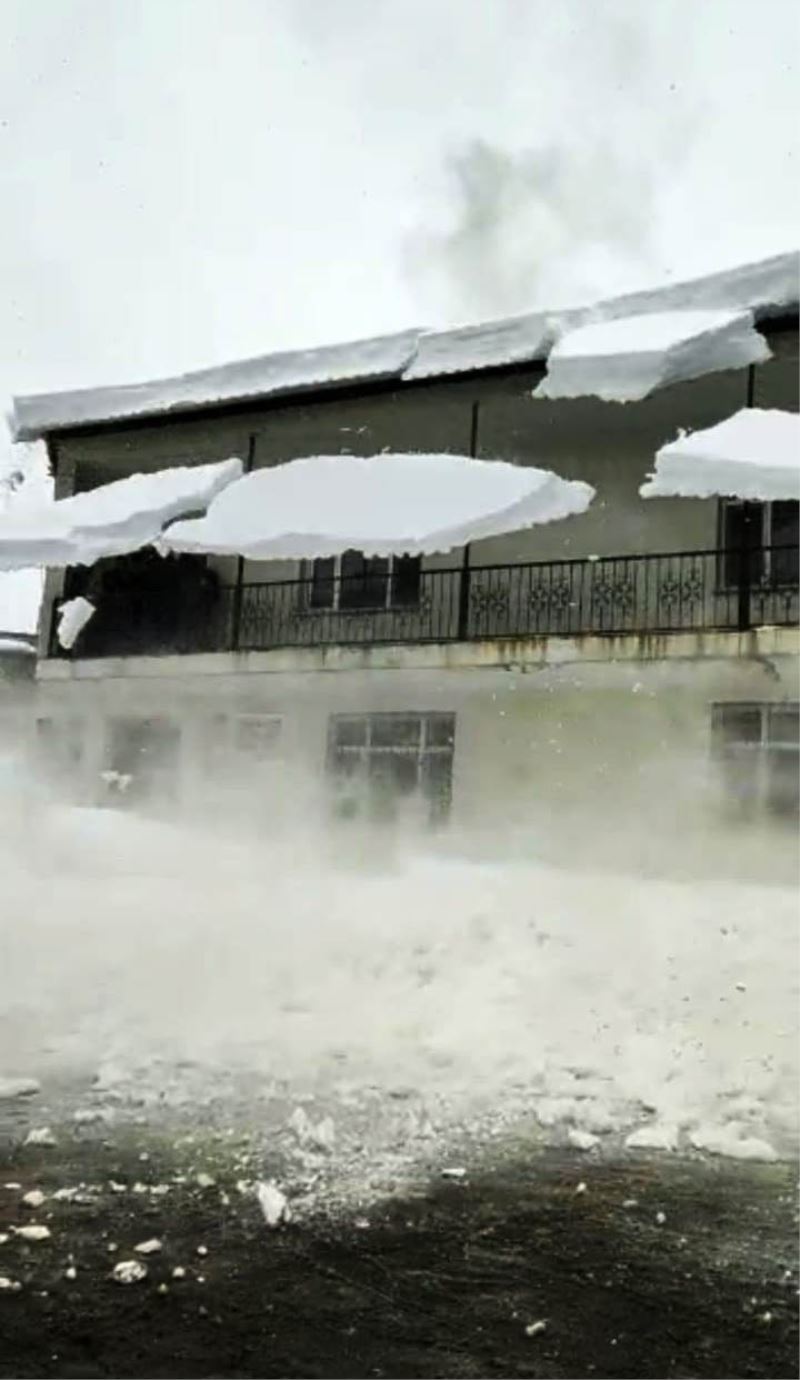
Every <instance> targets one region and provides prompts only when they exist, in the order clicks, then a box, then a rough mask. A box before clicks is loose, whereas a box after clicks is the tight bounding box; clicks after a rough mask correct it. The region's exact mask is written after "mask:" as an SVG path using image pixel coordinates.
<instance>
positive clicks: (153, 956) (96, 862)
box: [0, 802, 798, 1163]
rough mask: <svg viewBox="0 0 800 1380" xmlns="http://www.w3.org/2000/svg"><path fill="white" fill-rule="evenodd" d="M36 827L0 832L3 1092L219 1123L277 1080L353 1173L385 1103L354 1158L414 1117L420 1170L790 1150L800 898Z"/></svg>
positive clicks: (61, 815)
mask: <svg viewBox="0 0 800 1380" xmlns="http://www.w3.org/2000/svg"><path fill="white" fill-rule="evenodd" d="M23 815H24V817H22V818H20V819H18V821H17V823H16V824H11V823H9V825H8V827H7V828H5V830H4V838H5V848H4V851H5V853H6V856H5V857H4V859H3V878H4V880H3V888H4V894H3V908H2V911H3V913H2V921H1V922H0V923H1V925H2V928H1V929H0V935H2V941H1V945H0V971H1V972H2V976H3V981H2V990H3V1000H2V1007H1V1008H0V1076H4V1077H8V1078H21V1077H26V1078H36V1079H39V1080H40V1081H41V1083H42V1086H43V1089H44V1091H45V1093H46V1091H47V1088H48V1087H52V1086H53V1085H54V1084H55V1083H57V1082H58V1080H59V1079H64V1078H67V1077H72V1076H80V1077H85V1079H86V1081H87V1084H88V1082H89V1081H91V1079H92V1078H96V1079H97V1083H96V1095H97V1096H98V1097H99V1098H100V1102H101V1111H102V1108H103V1106H104V1103H103V1099H104V1098H108V1099H112V1100H113V1099H122V1100H123V1101H124V1099H125V1098H126V1097H131V1098H133V1099H134V1100H135V1101H138V1102H139V1103H140V1104H141V1103H143V1104H145V1105H152V1106H154V1107H158V1108H160V1109H163V1108H164V1107H167V1108H168V1107H169V1106H170V1105H173V1106H174V1107H176V1108H184V1109H185V1108H186V1107H187V1106H189V1105H191V1106H194V1107H196V1108H197V1111H198V1115H202V1114H203V1108H204V1106H205V1105H206V1102H207V1100H208V1098H209V1097H212V1096H214V1097H216V1096H219V1095H223V1096H224V1095H226V1090H227V1094H228V1095H231V1089H232V1088H233V1086H234V1084H235V1082H236V1079H237V1078H238V1077H239V1076H240V1075H241V1076H242V1077H244V1078H249V1079H251V1080H252V1079H253V1078H255V1080H256V1082H257V1084H258V1085H259V1086H263V1088H264V1089H265V1095H266V1090H268V1089H272V1090H273V1091H274V1090H275V1089H276V1088H279V1089H280V1090H281V1095H282V1096H284V1097H286V1098H287V1099H288V1105H289V1107H291V1106H292V1105H296V1106H297V1107H298V1108H299V1109H300V1111H302V1107H303V1105H305V1100H306V1099H307V1098H308V1097H310V1096H312V1095H313V1096H316V1097H317V1099H320V1098H321V1099H322V1101H321V1102H318V1104H317V1105H318V1106H320V1107H324V1109H325V1113H326V1115H325V1117H322V1115H321V1112H320V1113H319V1114H316V1113H315V1114H314V1115H313V1116H308V1117H307V1116H306V1114H305V1112H303V1118H304V1120H303V1124H302V1125H301V1124H300V1119H299V1116H295V1118H294V1121H293V1123H292V1124H293V1134H294V1135H295V1136H296V1139H297V1141H298V1145H299V1146H300V1147H301V1148H302V1149H303V1152H304V1153H305V1148H307V1146H308V1145H311V1147H312V1149H315V1150H316V1151H320V1146H321V1147H322V1151H321V1152H320V1153H324V1154H325V1155H326V1156H328V1157H332V1158H333V1160H334V1161H335V1159H336V1156H337V1155H339V1154H342V1155H344V1154H345V1152H346V1147H347V1145H348V1143H350V1142H349V1141H348V1134H350V1133H349V1132H348V1125H349V1124H350V1121H351V1120H352V1118H353V1117H355V1115H356V1112H355V1110H353V1109H355V1108H357V1107H358V1106H359V1105H362V1103H363V1098H364V1097H368V1098H371V1099H373V1103H372V1105H373V1107H374V1112H373V1113H371V1116H372V1118H373V1119H372V1126H373V1131H369V1132H366V1131H365V1130H364V1128H363V1126H360V1127H359V1130H358V1137H359V1140H360V1141H362V1140H364V1138H365V1136H366V1137H368V1136H369V1135H372V1134H373V1133H374V1134H375V1135H376V1137H378V1131H377V1130H375V1129H374V1128H375V1127H376V1126H377V1125H378V1123H379V1122H380V1121H381V1118H382V1117H383V1118H389V1119H391V1118H394V1120H393V1121H392V1125H393V1126H395V1130H396V1125H395V1123H396V1120H397V1116H398V1115H400V1116H401V1117H404V1118H406V1119H407V1123H408V1124H407V1125H406V1122H404V1123H403V1124H404V1126H406V1131H407V1132H408V1134H406V1133H405V1132H404V1133H403V1137H402V1139H403V1143H404V1149H405V1152H406V1153H407V1154H409V1155H413V1154H414V1153H415V1151H414V1148H413V1146H414V1144H416V1143H417V1142H416V1141H415V1139H414V1138H415V1137H417V1138H419V1144H427V1143H428V1139H429V1137H430V1135H431V1134H434V1133H435V1134H437V1135H438V1134H442V1135H444V1134H445V1133H446V1132H449V1131H453V1130H454V1128H459V1127H460V1128H472V1127H477V1126H479V1125H480V1126H484V1127H488V1128H489V1129H488V1131H487V1134H489V1135H496V1134H498V1132H499V1131H500V1130H501V1129H502V1128H508V1127H513V1125H514V1124H515V1122H516V1121H518V1120H519V1119H520V1118H526V1117H527V1118H529V1119H530V1118H535V1119H536V1122H537V1123H538V1126H539V1127H540V1128H541V1131H542V1134H543V1135H545V1136H547V1137H555V1138H556V1139H560V1140H562V1141H563V1140H565V1139H566V1138H567V1136H568V1135H571V1138H572V1141H573V1143H576V1144H577V1143H578V1141H581V1142H582V1143H583V1145H584V1146H585V1148H586V1151H587V1153H598V1150H595V1149H592V1148H591V1147H592V1144H593V1142H592V1137H598V1138H599V1147H600V1150H602V1148H603V1146H604V1145H609V1144H611V1145H616V1146H617V1148H621V1146H622V1143H623V1141H624V1138H625V1137H628V1136H631V1135H632V1134H634V1133H637V1132H638V1140H637V1139H634V1141H633V1145H634V1146H635V1145H636V1144H637V1143H638V1145H639V1146H640V1147H645V1148H649V1147H652V1148H660V1149H662V1150H664V1151H669V1150H671V1149H674V1148H676V1147H678V1148H690V1147H691V1146H692V1145H695V1146H697V1145H701V1144H702V1145H703V1146H705V1147H706V1148H707V1149H708V1150H709V1151H710V1152H711V1153H723V1154H733V1155H739V1156H740V1157H747V1156H756V1157H758V1156H760V1157H761V1158H769V1157H771V1156H772V1155H773V1154H779V1155H785V1154H787V1153H790V1152H791V1151H792V1150H793V1147H794V1146H795V1144H796V1130H795V1127H796V1122H795V1117H796V1088H797V1067H796V1065H797V1050H798V1044H797V991H796V986H797V971H796V963H795V961H794V959H795V956H796V936H795V925H796V898H795V896H794V894H793V892H792V891H791V890H790V889H788V888H782V887H779V886H755V885H751V884H741V883H737V884H733V883H727V882H722V881H708V882H692V883H691V884H688V883H683V884H682V883H678V882H676V883H666V882H663V881H651V880H645V879H642V878H634V877H630V876H625V877H623V876H619V877H617V876H613V875H609V876H606V875H604V876H598V875H592V874H586V873H581V872H574V873H572V872H565V871H560V870H556V869H554V868H551V867H545V866H541V865H538V864H535V863H530V864H508V863H504V864H503V865H502V866H501V865H495V864H475V863H469V862H466V861H460V860H457V859H454V858H450V859H449V860H446V859H444V858H435V857H433V856H424V855H420V854H418V855H416V856H415V855H412V854H408V855H406V856H402V855H395V859H394V861H393V862H392V863H387V865H386V866H385V867H383V868H381V867H378V866H373V867H372V869H371V870H369V869H368V868H367V867H366V866H365V865H363V863H362V864H359V865H356V864H355V863H353V864H352V865H348V862H347V860H346V859H343V860H340V861H338V862H337V861H335V857H334V854H335V851H336V850H335V848H333V847H332V846H331V842H330V840H328V841H326V840H325V839H322V838H314V837H308V838H305V837H304V838H303V839H301V840H297V842H296V845H295V846H294V847H292V846H291V845H288V844H287V843H286V841H285V840H284V841H283V842H282V843H281V844H280V845H278V844H275V845H273V846H270V845H269V843H268V842H265V841H264V840H263V839H261V840H259V841H258V844H257V846H253V842H252V841H251V842H249V843H248V842H247V841H245V840H239V841H237V842H232V841H231V842H226V841H225V840H224V839H221V838H220V836H219V832H218V831H217V833H216V834H215V835H214V836H213V837H211V836H206V835H203V834H200V833H198V832H197V831H191V832H190V831H188V830H186V831H184V830H182V829H179V828H178V827H176V826H173V827H171V826H168V825H164V824H158V823H155V822H150V823H148V822H146V821H143V820H137V819H135V818H134V817H132V816H126V815H121V814H117V813H115V812H113V811H101V810H97V811H95V810H86V811H66V812H63V811H56V810H50V811H46V812H45V814H44V815H42V814H41V813H40V807H39V806H38V805H34V804H33V802H30V803H29V809H28V813H27V814H25V813H24V812H23ZM34 840H35V842H34ZM221 1090H222V1092H221ZM404 1098H405V1099H408V1098H411V1099H412V1100H413V1111H412V1110H410V1108H409V1106H407V1105H406V1104H405V1103H404V1101H403V1099H404ZM398 1099H400V1100H399V1101H398ZM109 1105H112V1104H111V1103H109ZM102 1114H103V1115H105V1112H104V1111H102ZM317 1122H319V1125H317V1124H316V1123H317ZM412 1122H413V1127H412V1125H411V1123H412ZM351 1129H352V1128H351ZM412 1131H413V1134H412ZM576 1133H578V1134H577V1135H576ZM353 1134H355V1132H352V1134H351V1135H350V1139H351V1141H352V1135H353ZM378 1138H379V1137H378ZM406 1142H407V1144H406ZM376 1144H377V1140H376ZM629 1144H630V1142H629ZM444 1162H445V1163H447V1161H446V1160H445V1161H444Z"/></svg>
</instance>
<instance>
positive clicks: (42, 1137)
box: [22, 1126, 56, 1145]
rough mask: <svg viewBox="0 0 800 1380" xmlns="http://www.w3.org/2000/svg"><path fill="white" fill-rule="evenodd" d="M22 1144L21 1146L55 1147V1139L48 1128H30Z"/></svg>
mask: <svg viewBox="0 0 800 1380" xmlns="http://www.w3.org/2000/svg"><path fill="white" fill-rule="evenodd" d="M22 1144H23V1145H55V1144H56V1138H55V1136H54V1135H53V1132H52V1131H51V1130H50V1127H49V1126H37V1127H31V1129H30V1131H29V1132H28V1134H27V1136H26V1137H25V1139H24V1141H23V1142H22Z"/></svg>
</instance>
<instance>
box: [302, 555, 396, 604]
mask: <svg viewBox="0 0 800 1380" xmlns="http://www.w3.org/2000/svg"><path fill="white" fill-rule="evenodd" d="M350 555H358V556H360V557H361V558H362V559H363V560H364V562H368V561H371V560H385V561H386V572H385V574H376V575H374V576H372V577H369V576H367V577H365V579H369V578H372V579H374V580H376V581H377V580H380V581H382V583H383V585H384V591H383V595H384V597H383V602H382V603H370V604H368V603H364V604H351V605H347V604H344V605H343V604H342V602H341V594H342V583H343V580H347V579H349V578H351V577H348V576H346V575H345V576H343V575H342V563H343V561H344V559H345V557H347V556H350ZM321 561H326V562H327V561H331V562H332V563H333V564H332V572H331V574H330V575H327V576H325V577H324V578H321V579H320V581H319V583H320V584H321V585H329V586H330V588H331V601H330V603H324V604H323V603H314V602H313V600H314V592H315V585H316V583H317V576H316V570H317V567H318V566H319V564H320V562H321ZM401 561H414V562H416V571H415V577H416V586H417V587H416V597H415V598H414V599H402V600H398V599H397V598H396V588H397V579H398V566H399V563H400V562H401ZM422 576H423V570H422V557H421V556H397V555H391V556H385V557H374V556H365V555H364V553H363V551H359V550H358V548H356V547H352V548H349V549H348V550H347V551H343V552H340V553H338V554H337V555H335V556H319V557H317V558H316V559H314V560H307V561H303V568H302V571H301V579H302V581H303V584H304V586H305V590H306V597H305V599H304V607H305V611H306V612H307V613H309V614H320V613H328V614H331V613H335V614H339V615H342V616H352V615H356V616H357V615H359V614H362V615H363V614H378V613H397V612H401V611H403V610H404V609H418V608H419V606H420V603H421V600H422Z"/></svg>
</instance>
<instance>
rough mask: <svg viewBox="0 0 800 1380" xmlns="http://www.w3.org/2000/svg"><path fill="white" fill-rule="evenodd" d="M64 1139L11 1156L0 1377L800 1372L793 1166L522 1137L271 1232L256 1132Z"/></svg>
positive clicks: (0, 1218) (59, 1134)
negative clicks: (451, 1173)
mask: <svg viewBox="0 0 800 1380" xmlns="http://www.w3.org/2000/svg"><path fill="white" fill-rule="evenodd" d="M54 1129H55V1137H54V1138H55V1139H56V1141H57V1144H56V1145H55V1146H41V1145H23V1144H22V1143H21V1140H20V1138H19V1137H14V1136H12V1137H8V1138H7V1139H6V1141H5V1143H4V1145H3V1146H2V1147H0V1185H4V1186H3V1187H0V1233H2V1234H5V1235H6V1236H7V1238H8V1239H7V1240H6V1241H4V1242H2V1243H0V1275H2V1276H3V1277H5V1278H6V1279H8V1280H10V1281H11V1283H12V1285H17V1284H18V1285H19V1286H20V1287H19V1288H16V1287H10V1288H5V1289H2V1290H0V1376H6V1377H11V1376H13V1377H28V1376H64V1377H67V1376H86V1377H93V1376H130V1377H139V1376H164V1377H167V1376H175V1377H178V1376H181V1377H183V1376H192V1377H201V1376H202V1377H206V1376H208V1377H211V1376H214V1377H239V1376H242V1377H244V1376H263V1377H267V1376H308V1377H311V1376H315V1377H316V1376H319V1377H323V1376H324V1377H328V1376H331V1377H334V1376H387V1377H388V1376H420V1377H422V1376H425V1377H427V1376H553V1377H559V1376H565V1377H566V1376H593V1377H594V1376H598V1377H601V1376H603V1377H606V1376H609V1377H610V1376H620V1377H622V1376H670V1377H672V1376H675V1377H679V1376H681V1377H682V1376H695V1377H699V1376H732V1377H737V1376H776V1377H792V1376H796V1375H797V1374H798V1362H797V1302H798V1300H797V1284H798V1279H797V1216H796V1211H795V1209H796V1205H797V1175H796V1171H795V1168H794V1167H793V1166H790V1165H787V1164H744V1163H733V1162H727V1161H724V1160H721V1159H712V1158H702V1157H699V1156H698V1157H697V1158H681V1159H677V1158H672V1157H670V1156H668V1155H661V1156H652V1155H641V1154H639V1155H635V1154H628V1155H625V1156H616V1157H614V1158H608V1159H605V1158H603V1157H597V1156H594V1155H589V1156H587V1155H582V1154H581V1153H580V1152H577V1151H568V1150H564V1149H547V1148H542V1147H537V1146H530V1147H529V1148H528V1149H526V1148H525V1147H521V1146H520V1145H519V1144H515V1145H514V1146H513V1147H508V1149H507V1150H506V1151H505V1152H504V1151H502V1150H501V1149H498V1150H497V1151H496V1153H494V1154H493V1155H492V1156H489V1157H487V1156H486V1155H482V1156H478V1155H476V1156H475V1157H474V1160H472V1161H470V1160H462V1161H461V1162H460V1164H459V1166H458V1167H459V1168H463V1169H464V1170H465V1172H464V1173H463V1174H462V1175H458V1176H456V1177H449V1178H443V1177H441V1175H440V1174H437V1173H432V1172H430V1170H428V1171H427V1172H426V1174H425V1175H423V1176H421V1177H420V1178H419V1180H418V1182H417V1183H416V1184H415V1185H414V1186H413V1189H410V1188H409V1186H408V1185H407V1184H404V1185H398V1186H397V1189H396V1190H395V1191H392V1186H391V1184H390V1183H389V1184H387V1185H386V1187H385V1189H384V1191H383V1193H382V1195H381V1196H380V1197H379V1198H377V1199H376V1200H375V1201H372V1202H366V1201H365V1203H364V1204H363V1205H361V1206H360V1207H359V1206H358V1205H357V1204H353V1206H352V1208H351V1209H348V1210H341V1209H340V1210H339V1211H337V1212H335V1213H331V1212H326V1211H325V1207H324V1204H323V1203H320V1204H319V1207H318V1210H316V1211H315V1212H313V1213H310V1214H309V1213H306V1214H305V1215H304V1216H301V1218H300V1220H297V1221H294V1222H291V1221H290V1222H289V1223H288V1224H282V1225H281V1226H279V1227H277V1228H275V1229H270V1228H269V1227H268V1226H267V1225H266V1224H265V1221H264V1218H263V1215H262V1213H261V1211H260V1209H259V1205H258V1202H257V1200H256V1198H255V1196H254V1195H253V1192H252V1179H247V1180H246V1181H243V1180H242V1178H241V1177H240V1176H241V1175H242V1174H243V1172H246V1171H243V1169H242V1165H243V1164H244V1163H245V1162H246V1161H247V1157H248V1153H249V1152H248V1151H247V1149H246V1147H244V1143H242V1146H240V1148H239V1149H237V1150H236V1151H234V1149H233V1146H232V1144H231V1145H229V1146H227V1147H224V1148H223V1149H220V1148H219V1147H217V1148H216V1149H215V1150H214V1151H213V1153H212V1152H211V1151H210V1150H209V1152H208V1154H206V1153H205V1151H204V1149H203V1146H202V1144H198V1143H197V1142H194V1143H189V1144H184V1145H181V1143H180V1141H179V1142H178V1144H177V1146H176V1144H175V1143H174V1141H173V1138H172V1137H171V1135H167V1134H165V1133H164V1131H163V1130H162V1131H161V1132H157V1131H156V1130H155V1129H154V1128H153V1125H152V1124H151V1125H150V1126H149V1127H148V1126H140V1127H137V1128H135V1129H134V1128H129V1129H128V1130H127V1131H126V1133H125V1134H124V1135H121V1134H116V1133H115V1134H114V1135H113V1136H112V1137H111V1138H105V1139H104V1138H103V1137H104V1134H105V1133H104V1132H103V1130H102V1128H101V1129H100V1130H97V1129H95V1130H93V1131H91V1132H90V1131H89V1130H87V1129H86V1128H80V1129H77V1130H76V1129H72V1130H69V1131H65V1130H60V1129H59V1128H57V1127H56V1128H54ZM236 1143H237V1146H238V1145H239V1141H238V1140H237V1142H236ZM269 1172H272V1171H271V1170H270V1167H269V1166H263V1165H259V1166H258V1167H257V1168H256V1170H255V1173H256V1175H260V1174H262V1173H269ZM9 1184H11V1185H19V1187H16V1186H15V1187H8V1185H9ZM237 1184H238V1187H237ZM81 1186H82V1187H81ZM36 1189H38V1190H40V1191H41V1192H42V1193H43V1194H44V1195H45V1199H44V1202H43V1203H42V1204H41V1205H39V1206H38V1207H30V1206H27V1205H25V1204H24V1203H23V1202H22V1198H23V1195H24V1194H25V1193H26V1192H29V1191H30V1190H36ZM64 1190H66V1193H64ZM59 1191H60V1194H61V1196H60V1197H58V1198H55V1197H54V1196H53V1195H54V1194H55V1193H57V1192H59ZM30 1223H36V1224H39V1225H45V1226H46V1227H47V1228H48V1231H49V1233H50V1234H49V1236H47V1237H46V1238H45V1239H43V1240H39V1241H27V1240H25V1238H24V1237H23V1236H21V1235H19V1234H18V1233H17V1231H15V1230H14V1229H15V1228H19V1227H21V1226H24V1225H26V1224H30ZM151 1238H155V1239H156V1240H158V1241H159V1242H160V1249H158V1250H157V1251H154V1252H153V1253H152V1254H149V1255H137V1252H136V1250H135V1247H136V1245H137V1244H141V1243H142V1242H143V1241H145V1240H148V1239H151ZM112 1248H113V1249H112ZM127 1259H139V1260H140V1261H142V1262H143V1263H144V1264H145V1265H146V1267H147V1275H146V1277H145V1278H144V1279H142V1280H140V1281H139V1282H136V1283H133V1284H127V1285H121V1284H119V1283H116V1282H115V1281H114V1280H113V1278H112V1269H113V1267H114V1264H115V1263H119V1262H120V1261H122V1260H127ZM176 1269H177V1270H178V1271H179V1277H177V1278H176V1277H175V1276H174V1274H173V1271H175V1270H176ZM181 1271H183V1274H182V1275H181V1274H180V1272H181ZM538 1324H542V1325H541V1326H539V1325H538Z"/></svg>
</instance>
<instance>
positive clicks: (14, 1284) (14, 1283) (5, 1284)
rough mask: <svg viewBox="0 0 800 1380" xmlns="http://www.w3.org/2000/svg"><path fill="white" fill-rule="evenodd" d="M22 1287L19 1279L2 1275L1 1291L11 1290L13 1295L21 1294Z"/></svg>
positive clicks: (0, 1278)
mask: <svg viewBox="0 0 800 1380" xmlns="http://www.w3.org/2000/svg"><path fill="white" fill-rule="evenodd" d="M21 1288H22V1285H21V1284H20V1282H19V1280H18V1279H10V1278H9V1276H8V1275H0V1290H5V1289H9V1290H11V1292H12V1293H15V1294H17V1293H19V1291H20V1289H21Z"/></svg>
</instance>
